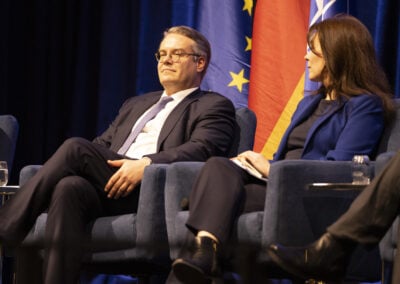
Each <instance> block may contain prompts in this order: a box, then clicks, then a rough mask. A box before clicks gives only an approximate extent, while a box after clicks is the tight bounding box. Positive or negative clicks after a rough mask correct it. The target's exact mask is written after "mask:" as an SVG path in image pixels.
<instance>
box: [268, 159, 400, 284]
mask: <svg viewBox="0 0 400 284" xmlns="http://www.w3.org/2000/svg"><path fill="white" fill-rule="evenodd" d="M399 168H400V152H398V153H397V154H396V156H394V157H393V158H392V160H391V161H390V163H389V164H388V165H387V166H386V168H385V169H384V170H383V171H382V172H381V173H380V174H379V175H378V176H376V177H375V178H374V180H373V182H372V183H371V184H370V185H368V186H367V187H366V188H365V189H364V190H363V191H362V193H361V194H360V195H359V196H358V197H357V198H356V199H355V200H354V201H353V203H352V205H351V206H350V208H349V209H348V210H347V212H346V213H344V214H343V215H342V216H341V217H340V218H339V219H338V220H337V221H336V222H335V223H333V224H332V225H331V226H329V227H328V228H327V232H326V233H325V234H324V235H322V237H321V238H319V239H318V240H317V241H315V242H314V243H312V244H310V245H306V246H304V247H285V246H283V245H280V244H271V245H270V246H269V248H268V253H269V255H270V256H271V258H272V260H274V261H275V262H276V263H277V264H278V265H279V266H281V267H282V268H284V269H285V270H287V271H289V272H290V273H292V274H294V275H296V276H298V277H300V278H303V279H316V280H322V281H338V280H341V279H342V278H343V277H344V276H345V272H346V265H347V264H348V261H349V258H350V256H351V253H352V252H353V250H354V248H355V247H356V245H357V244H361V245H364V246H367V247H370V246H373V245H376V244H378V243H379V241H380V240H381V239H382V238H383V237H384V235H385V233H386V231H387V230H388V229H389V228H390V226H391V225H392V223H393V221H394V220H395V218H396V217H397V216H398V214H399V209H400V174H399ZM399 241H400V240H398V241H397V242H398V246H399V244H400V243H399ZM392 283H400V254H399V253H397V254H396V256H395V262H394V271H393V275H392Z"/></svg>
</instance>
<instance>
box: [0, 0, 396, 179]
mask: <svg viewBox="0 0 400 284" xmlns="http://www.w3.org/2000/svg"><path fill="white" fill-rule="evenodd" d="M202 1H207V0H118V1H114V0H94V1H89V0H36V1H35V0H20V1H14V0H0V36H1V40H0V114H6V113H10V114H13V115H15V116H16V117H17V119H18V120H19V122H20V126H21V127H20V136H19V141H18V145H17V152H16V161H15V166H14V169H13V175H12V176H13V177H12V181H13V182H14V183H16V182H17V174H18V172H19V170H20V169H21V168H22V166H24V165H26V164H41V163H43V162H44V161H45V160H46V159H47V158H48V157H49V156H50V155H51V154H52V153H53V152H54V151H55V150H56V149H57V147H58V146H59V145H60V144H61V143H62V142H63V141H64V140H65V139H66V138H67V137H71V136H82V137H85V138H88V139H92V138H93V137H94V136H96V135H97V134H99V133H100V132H101V131H103V130H104V129H105V128H106V127H107V125H108V124H109V122H110V121H111V120H112V118H113V117H114V116H115V115H116V113H117V111H118V109H119V107H120V105H121V104H122V102H123V101H124V100H125V99H126V98H128V97H129V96H134V95H140V94H142V93H144V92H148V91H153V90H158V89H160V88H161V86H160V84H159V82H158V79H157V72H156V61H155V59H154V52H155V51H156V50H157V47H158V44H159V41H160V39H161V37H162V32H163V31H164V30H165V29H166V28H168V27H170V26H173V25H181V24H184V25H189V26H192V27H195V28H197V27H198V26H199V23H198V15H199V7H200V6H201V4H203V3H202ZM231 1H239V2H240V3H243V4H242V5H244V1H243V0H231ZM259 1H268V0H259ZM312 1H314V0H312ZM212 2H213V3H215V5H216V9H218V3H219V1H215V0H214V1H212ZM254 2H255V1H254ZM347 3H349V4H347ZM346 5H348V6H349V9H348V10H349V12H350V13H351V14H353V15H354V16H356V17H358V18H359V19H360V20H362V21H363V22H364V23H365V24H366V25H367V26H368V28H369V29H370V31H371V33H372V34H373V36H374V38H375V42H376V47H377V49H378V52H379V58H380V61H381V63H382V65H383V66H384V69H385V71H386V72H387V74H388V76H389V78H390V82H391V84H392V87H393V90H394V91H395V93H396V95H397V96H398V97H400V75H399V74H400V47H399V33H400V15H399V10H400V7H399V1H398V0H379V1H376V0H351V1H346ZM218 28H219V27H218V26H216V27H215V29H218ZM220 34H221V36H222V37H223V36H224V31H221V32H220Z"/></svg>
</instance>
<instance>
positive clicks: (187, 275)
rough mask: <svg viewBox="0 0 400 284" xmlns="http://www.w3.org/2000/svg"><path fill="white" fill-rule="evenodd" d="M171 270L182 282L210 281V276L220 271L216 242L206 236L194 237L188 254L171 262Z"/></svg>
mask: <svg viewBox="0 0 400 284" xmlns="http://www.w3.org/2000/svg"><path fill="white" fill-rule="evenodd" d="M172 270H173V272H174V274H175V276H176V278H178V279H179V280H180V281H182V282H183V283H190V284H205V283H211V278H213V277H218V276H220V273H221V272H220V269H219V264H218V244H217V242H215V241H214V240H213V239H211V238H208V237H196V238H195V242H194V245H193V247H192V248H191V253H190V254H189V256H188V257H182V258H178V259H176V260H175V261H174V262H173V263H172Z"/></svg>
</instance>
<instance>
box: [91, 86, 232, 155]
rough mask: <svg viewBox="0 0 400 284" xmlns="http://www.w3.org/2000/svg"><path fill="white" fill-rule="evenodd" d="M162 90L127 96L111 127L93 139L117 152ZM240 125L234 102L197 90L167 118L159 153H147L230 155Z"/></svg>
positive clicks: (159, 138) (158, 146) (160, 137)
mask: <svg viewBox="0 0 400 284" xmlns="http://www.w3.org/2000/svg"><path fill="white" fill-rule="evenodd" d="M161 94H162V91H158V92H151V93H148V94H145V95H141V96H136V97H132V98H130V99H128V100H127V101H126V102H125V103H124V104H123V105H122V107H121V109H120V111H119V114H118V116H117V117H116V118H115V120H114V121H113V122H112V123H111V125H110V126H109V127H108V129H107V130H106V131H105V132H104V133H103V134H102V135H100V136H99V137H97V138H95V139H94V141H93V142H95V143H99V144H101V145H104V146H106V147H108V148H110V149H111V150H113V151H115V152H117V151H118V150H119V148H120V147H121V146H122V144H123V143H124V142H125V140H126V138H127V137H128V135H129V133H130V132H131V130H132V127H133V125H134V124H135V122H136V121H137V120H138V118H139V117H140V116H141V115H142V114H143V113H144V112H145V111H146V110H147V109H148V108H149V107H151V106H152V105H153V104H154V103H156V102H157V101H158V100H159V99H160V96H161ZM237 133H238V126H237V124H236V119H235V108H234V106H233V104H232V102H231V101H230V100H229V99H227V98H225V97H223V96H222V95H219V94H217V93H214V92H205V91H201V90H200V89H197V90H195V91H194V92H192V93H191V94H190V95H188V96H187V97H186V98H184V99H183V100H182V101H181V102H180V103H179V104H178V105H177V106H176V107H175V109H174V110H173V111H172V112H171V113H170V115H169V116H168V118H167V119H166V121H165V123H164V125H163V127H162V129H161V132H160V136H159V137H158V142H157V153H155V154H149V155H147V156H148V157H149V158H151V159H152V161H153V162H154V163H172V162H176V161H205V160H207V159H208V158H209V157H211V156H228V155H229V153H232V152H235V147H236V148H237V141H238V139H237V137H236V135H237Z"/></svg>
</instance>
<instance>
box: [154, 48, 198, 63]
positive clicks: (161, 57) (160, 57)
mask: <svg viewBox="0 0 400 284" xmlns="http://www.w3.org/2000/svg"><path fill="white" fill-rule="evenodd" d="M155 56H156V59H157V61H158V62H164V61H165V60H166V59H167V58H168V54H167V53H165V52H159V51H158V52H156V53H155ZM183 56H197V57H198V56H201V55H200V54H197V53H188V52H184V51H179V50H176V51H173V52H172V53H171V54H170V55H169V57H170V58H171V60H172V62H175V63H176V62H179V61H180V60H181V57H183Z"/></svg>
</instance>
